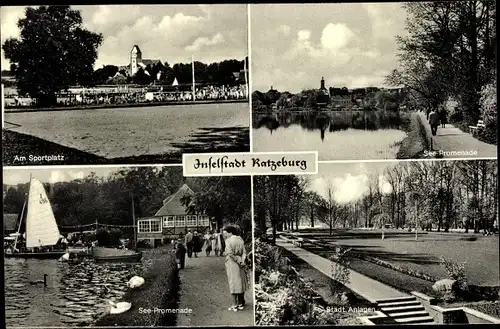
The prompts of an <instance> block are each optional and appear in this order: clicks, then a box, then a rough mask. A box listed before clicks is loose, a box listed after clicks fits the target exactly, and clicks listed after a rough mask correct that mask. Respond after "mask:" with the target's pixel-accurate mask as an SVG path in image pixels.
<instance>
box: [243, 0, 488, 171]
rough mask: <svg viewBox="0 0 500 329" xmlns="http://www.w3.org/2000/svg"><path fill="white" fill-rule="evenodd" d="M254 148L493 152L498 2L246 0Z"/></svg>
mask: <svg viewBox="0 0 500 329" xmlns="http://www.w3.org/2000/svg"><path fill="white" fill-rule="evenodd" d="M250 9H251V11H250V13H251V17H250V22H251V25H250V26H251V48H252V49H251V57H252V61H251V66H252V71H251V72H252V78H251V80H252V128H253V130H252V143H253V144H252V145H253V151H255V152H272V151H312V150H317V151H318V155H319V160H320V161H321V160H323V161H333V160H373V159H377V160H381V159H385V160H395V159H420V158H427V159H433V158H450V159H462V158H496V157H497V105H496V99H497V96H496V90H497V87H496V76H497V75H496V58H497V54H496V4H495V2H494V1H452V2H450V1H437V2H409V3H403V2H386V3H382V2H381V3H332V4H254V5H250Z"/></svg>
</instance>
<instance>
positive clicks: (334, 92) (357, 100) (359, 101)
mask: <svg viewBox="0 0 500 329" xmlns="http://www.w3.org/2000/svg"><path fill="white" fill-rule="evenodd" d="M335 98H347V99H348V104H346V105H344V106H342V108H345V107H351V108H359V109H362V110H368V111H369V110H377V109H384V110H392V111H397V110H398V109H399V108H400V106H402V105H405V104H406V93H405V92H392V91H391V92H389V91H386V90H379V89H378V88H374V87H372V88H366V89H365V88H360V89H354V90H348V89H347V88H345V87H344V88H333V87H332V88H330V94H329V95H328V94H326V95H325V94H324V93H323V92H322V91H321V90H319V89H307V90H303V91H302V92H300V93H298V94H292V93H290V92H288V91H285V92H280V91H278V90H275V89H270V90H268V91H267V92H265V93H263V92H260V91H254V92H253V93H252V108H253V111H254V112H272V111H273V106H274V105H275V107H274V110H275V111H302V110H306V111H310V110H313V111H314V110H318V109H319V105H318V104H320V103H323V104H326V106H327V107H330V108H332V109H334V106H335Z"/></svg>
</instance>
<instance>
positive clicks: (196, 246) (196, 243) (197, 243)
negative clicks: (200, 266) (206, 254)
mask: <svg viewBox="0 0 500 329" xmlns="http://www.w3.org/2000/svg"><path fill="white" fill-rule="evenodd" d="M201 246H202V245H201V239H200V235H199V234H198V232H196V231H194V234H193V253H194V257H196V258H198V253H200V252H201Z"/></svg>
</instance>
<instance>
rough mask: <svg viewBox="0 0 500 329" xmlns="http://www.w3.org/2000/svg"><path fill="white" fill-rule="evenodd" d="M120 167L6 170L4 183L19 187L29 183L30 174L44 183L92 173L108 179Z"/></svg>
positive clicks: (64, 180) (76, 177)
mask: <svg viewBox="0 0 500 329" xmlns="http://www.w3.org/2000/svg"><path fill="white" fill-rule="evenodd" d="M119 169H120V167H91V168H87V167H85V168H84V167H79V168H49V169H24V168H15V169H4V170H3V183H4V184H7V185H17V184H23V183H28V182H29V180H30V174H31V175H32V176H33V178H36V179H38V180H40V181H41V182H42V183H57V182H69V181H72V180H74V179H83V178H85V177H87V176H88V175H89V174H90V173H91V172H94V173H95V174H96V175H97V176H100V177H108V176H109V175H110V174H111V173H114V172H116V171H118V170H119Z"/></svg>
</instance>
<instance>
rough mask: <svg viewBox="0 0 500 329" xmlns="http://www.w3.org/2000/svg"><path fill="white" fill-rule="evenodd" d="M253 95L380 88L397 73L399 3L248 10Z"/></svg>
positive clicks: (400, 26)
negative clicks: (255, 92) (322, 84)
mask: <svg viewBox="0 0 500 329" xmlns="http://www.w3.org/2000/svg"><path fill="white" fill-rule="evenodd" d="M250 10H251V12H250V20H251V48H252V57H251V65H252V85H253V89H254V90H260V91H267V90H269V89H270V87H271V86H273V88H274V89H277V90H279V91H290V92H293V93H296V92H300V91H301V90H303V89H306V88H319V87H320V80H321V77H324V78H325V84H326V87H327V88H328V87H343V86H346V87H348V88H356V87H368V86H383V80H384V76H386V75H387V74H388V73H389V72H390V71H392V70H393V69H394V68H396V57H395V54H396V50H397V48H396V43H395V38H394V37H395V36H396V35H405V30H404V27H405V11H404V10H403V8H402V7H401V3H344V4H315V5H313V4H307V5H300V4H293V5H291V4H288V5H287V4H281V5H253V6H251V8H250Z"/></svg>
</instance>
